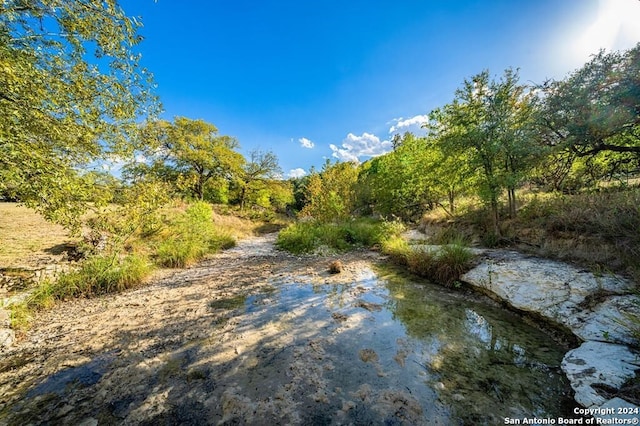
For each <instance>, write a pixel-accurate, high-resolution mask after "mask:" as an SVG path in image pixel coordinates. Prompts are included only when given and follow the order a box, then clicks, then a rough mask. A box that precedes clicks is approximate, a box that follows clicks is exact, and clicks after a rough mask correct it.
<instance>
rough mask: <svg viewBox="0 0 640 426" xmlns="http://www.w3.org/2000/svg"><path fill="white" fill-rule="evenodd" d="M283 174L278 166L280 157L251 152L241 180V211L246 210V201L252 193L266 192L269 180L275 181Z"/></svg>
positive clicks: (269, 153) (262, 152)
mask: <svg viewBox="0 0 640 426" xmlns="http://www.w3.org/2000/svg"><path fill="white" fill-rule="evenodd" d="M281 174H282V169H281V168H280V165H279V164H278V157H276V155H275V154H274V153H273V152H271V151H267V152H264V151H259V150H255V151H251V153H250V154H249V161H247V162H246V163H245V165H244V167H243V170H242V174H241V176H240V179H239V181H240V182H239V183H240V185H239V186H240V196H239V198H240V210H244V207H245V203H246V200H247V198H248V197H250V196H251V193H252V192H258V191H264V190H266V187H267V180H269V179H274V178H276V177H278V176H279V175H281ZM267 193H268V191H267ZM267 199H268V197H267ZM263 204H264V203H263Z"/></svg>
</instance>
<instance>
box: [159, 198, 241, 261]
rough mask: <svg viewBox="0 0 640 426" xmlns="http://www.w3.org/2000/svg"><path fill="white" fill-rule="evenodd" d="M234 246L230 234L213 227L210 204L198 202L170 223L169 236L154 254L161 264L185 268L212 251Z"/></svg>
mask: <svg viewBox="0 0 640 426" xmlns="http://www.w3.org/2000/svg"><path fill="white" fill-rule="evenodd" d="M234 245H235V240H234V239H233V237H231V235H229V234H227V233H224V232H220V231H219V230H218V229H216V227H215V226H214V224H213V210H212V208H211V205H209V204H208V203H205V202H202V201H198V202H196V203H193V204H192V205H190V206H189V207H188V208H187V209H186V211H185V212H184V213H183V214H181V215H179V216H178V217H177V218H176V219H175V220H174V221H173V222H172V223H171V224H170V226H169V230H168V235H167V236H166V237H165V239H164V240H163V241H162V242H160V243H159V245H158V247H157V249H156V253H155V256H156V260H157V262H158V264H160V265H162V266H167V267H170V268H184V267H185V266H188V265H190V264H192V263H194V262H196V261H198V260H200V259H202V258H203V257H204V256H205V255H207V254H209V253H215V252H217V251H219V250H221V249H225V248H229V247H233V246H234Z"/></svg>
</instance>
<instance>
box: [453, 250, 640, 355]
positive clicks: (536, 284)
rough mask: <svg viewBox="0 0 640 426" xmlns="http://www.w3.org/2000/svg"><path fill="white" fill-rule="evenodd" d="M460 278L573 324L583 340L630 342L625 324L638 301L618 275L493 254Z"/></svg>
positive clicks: (518, 305) (529, 309) (511, 254)
mask: <svg viewBox="0 0 640 426" xmlns="http://www.w3.org/2000/svg"><path fill="white" fill-rule="evenodd" d="M486 256H487V258H486V260H485V261H483V262H482V263H480V264H479V265H478V266H477V267H475V268H473V269H472V270H470V271H469V272H467V273H466V274H464V275H463V276H462V277H461V279H462V280H463V281H465V282H467V283H469V284H471V285H473V286H476V287H480V288H483V289H485V290H488V291H490V292H492V293H494V294H495V295H497V296H498V297H499V298H501V299H502V300H505V301H506V302H508V303H509V304H510V305H511V306H513V307H514V308H516V309H519V310H521V311H525V312H531V313H536V314H539V315H542V316H543V317H545V318H548V319H550V320H552V321H554V322H556V323H558V324H561V325H563V326H565V327H567V328H569V329H570V330H571V331H572V332H573V333H574V334H576V335H577V336H578V337H580V338H581V339H583V340H604V341H610V342H612V343H631V342H632V341H633V338H632V337H631V335H630V333H629V332H628V330H626V329H625V328H624V327H623V326H622V325H621V324H624V323H625V322H627V320H626V318H625V316H624V312H634V311H636V310H637V309H638V306H640V299H638V298H637V297H636V296H633V295H630V294H628V293H629V292H630V291H631V289H632V287H633V285H632V283H630V282H629V281H626V280H624V279H622V278H619V277H615V276H596V275H595V274H593V273H591V272H589V271H585V270H581V269H578V268H576V267H573V266H571V265H567V264H564V263H561V262H556V261H551V260H546V259H537V258H529V257H526V256H524V255H521V254H519V253H516V252H504V251H503V252H500V251H496V252H492V253H487V254H486Z"/></svg>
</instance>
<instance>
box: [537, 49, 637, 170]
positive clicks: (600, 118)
mask: <svg viewBox="0 0 640 426" xmlns="http://www.w3.org/2000/svg"><path fill="white" fill-rule="evenodd" d="M541 89H542V91H543V93H544V104H543V108H541V110H540V112H539V114H538V123H539V125H540V132H541V134H542V136H543V137H544V140H545V142H546V143H547V144H548V145H550V146H553V147H555V148H556V149H561V150H568V151H571V152H573V153H575V154H576V155H577V156H592V155H594V154H597V153H599V152H602V151H610V152H615V153H632V154H635V155H634V157H636V158H637V156H638V155H640V109H639V107H638V105H640V44H638V45H636V47H634V48H633V49H630V50H628V51H626V52H610V53H606V52H605V51H604V50H602V51H600V52H599V53H598V54H597V55H595V56H593V58H592V59H591V60H590V61H589V62H587V63H586V64H585V65H584V66H582V67H581V68H580V69H578V70H576V71H574V72H573V73H572V74H570V75H569V76H568V77H567V78H566V79H564V80H561V81H548V82H546V83H545V84H544V85H543V86H542V88H541Z"/></svg>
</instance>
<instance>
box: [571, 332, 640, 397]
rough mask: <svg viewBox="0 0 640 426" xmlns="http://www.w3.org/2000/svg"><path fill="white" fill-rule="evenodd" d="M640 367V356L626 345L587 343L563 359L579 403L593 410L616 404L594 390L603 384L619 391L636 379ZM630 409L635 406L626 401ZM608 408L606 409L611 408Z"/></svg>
mask: <svg viewBox="0 0 640 426" xmlns="http://www.w3.org/2000/svg"><path fill="white" fill-rule="evenodd" d="M638 368H640V357H639V356H638V354H637V353H634V352H632V351H631V350H630V349H629V348H628V347H627V346H625V345H615V344H611V343H604V342H593V341H589V342H585V343H583V344H582V345H581V346H580V347H578V348H576V349H573V350H571V351H569V352H567V354H566V355H565V356H564V359H563V360H562V371H564V373H565V374H566V375H567V378H568V379H569V381H570V382H571V387H572V388H573V390H574V391H575V393H576V394H575V400H576V401H577V402H578V403H580V404H581V405H583V406H585V407H587V408H589V407H605V404H609V405H611V404H613V403H615V401H614V402H611V401H613V400H611V401H609V400H607V398H605V397H604V396H602V395H600V394H599V393H598V391H597V390H596V389H595V388H594V387H593V385H595V384H603V385H606V386H609V387H612V388H616V389H619V388H620V387H621V386H622V385H623V384H624V383H625V382H626V381H627V380H629V379H631V378H633V377H634V376H635V371H636V370H637V369H638ZM625 404H626V406H631V404H630V403H628V402H626V401H625ZM609 405H606V406H609Z"/></svg>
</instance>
